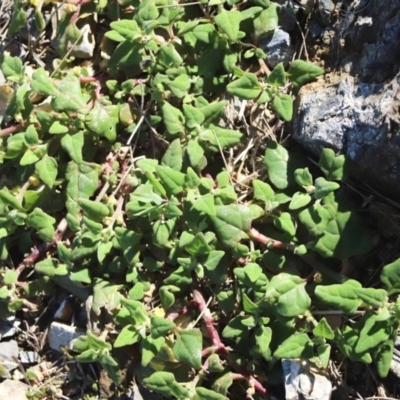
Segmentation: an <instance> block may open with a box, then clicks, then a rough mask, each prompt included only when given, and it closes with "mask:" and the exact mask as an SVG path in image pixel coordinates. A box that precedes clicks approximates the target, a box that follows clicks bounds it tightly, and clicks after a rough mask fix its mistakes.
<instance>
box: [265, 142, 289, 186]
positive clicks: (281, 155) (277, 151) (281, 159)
mask: <svg viewBox="0 0 400 400" xmlns="http://www.w3.org/2000/svg"><path fill="white" fill-rule="evenodd" d="M288 161H289V154H288V151H287V150H286V149H285V148H284V147H283V146H281V145H280V144H279V143H277V142H275V141H273V140H268V141H267V150H266V151H265V157H264V163H265V165H266V167H267V170H268V176H269V179H270V180H271V182H272V183H273V185H274V186H276V187H277V188H278V189H286V188H287V187H288V185H289V182H288Z"/></svg>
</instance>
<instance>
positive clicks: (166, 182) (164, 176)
mask: <svg viewBox="0 0 400 400" xmlns="http://www.w3.org/2000/svg"><path fill="white" fill-rule="evenodd" d="M156 171H157V174H158V176H159V177H160V180H161V183H162V184H163V186H164V187H165V189H167V191H168V192H170V193H171V194H174V195H176V194H179V193H181V192H182V191H183V187H184V185H185V174H183V173H182V172H179V171H174V170H173V169H171V168H170V167H164V166H162V165H157V166H156Z"/></svg>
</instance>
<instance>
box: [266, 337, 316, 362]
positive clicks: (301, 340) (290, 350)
mask: <svg viewBox="0 0 400 400" xmlns="http://www.w3.org/2000/svg"><path fill="white" fill-rule="evenodd" d="M310 352H311V355H312V342H311V340H310V339H309V337H308V336H307V334H305V333H298V332H295V333H294V334H293V335H291V336H290V337H289V338H288V339H286V340H284V341H283V342H282V343H281V344H280V345H279V346H278V348H277V349H276V350H275V353H274V357H276V358H309V356H310Z"/></svg>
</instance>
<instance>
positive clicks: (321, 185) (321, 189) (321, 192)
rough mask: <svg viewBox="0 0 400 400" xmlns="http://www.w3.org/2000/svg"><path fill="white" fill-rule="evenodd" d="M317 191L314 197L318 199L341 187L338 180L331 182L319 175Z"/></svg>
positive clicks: (316, 185) (316, 183)
mask: <svg viewBox="0 0 400 400" xmlns="http://www.w3.org/2000/svg"><path fill="white" fill-rule="evenodd" d="M314 185H315V192H314V197H315V198H316V199H322V198H323V197H325V196H327V195H328V194H329V193H332V192H334V191H335V190H337V189H339V187H340V185H339V184H338V183H336V182H329V181H327V180H326V179H325V178H323V177H319V178H317V179H316V180H315V183H314Z"/></svg>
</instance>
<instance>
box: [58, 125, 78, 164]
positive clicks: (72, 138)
mask: <svg viewBox="0 0 400 400" xmlns="http://www.w3.org/2000/svg"><path fill="white" fill-rule="evenodd" d="M83 144H84V138H83V132H82V131H79V132H77V133H75V134H74V135H70V134H69V133H67V134H66V135H64V136H63V138H62V139H61V146H62V148H63V149H64V150H65V151H66V152H67V153H68V155H69V156H70V157H71V160H72V161H75V162H76V163H77V164H80V163H81V162H82V161H83V159H82V148H83Z"/></svg>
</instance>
